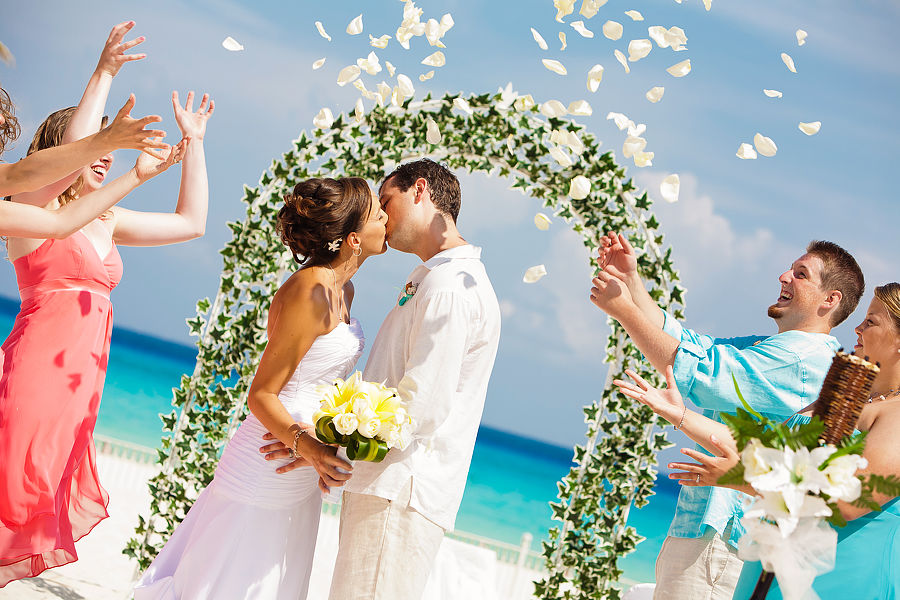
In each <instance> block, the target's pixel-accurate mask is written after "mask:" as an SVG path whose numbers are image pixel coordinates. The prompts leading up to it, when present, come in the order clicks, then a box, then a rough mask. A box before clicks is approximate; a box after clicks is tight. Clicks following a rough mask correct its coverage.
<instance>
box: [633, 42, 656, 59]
mask: <svg viewBox="0 0 900 600" xmlns="http://www.w3.org/2000/svg"><path fill="white" fill-rule="evenodd" d="M652 49H653V44H652V43H651V42H650V40H645V39H640V40H631V41H630V42H628V60H630V61H631V62H636V61H639V60H641V59H642V58H644V57H645V56H647V55H648V54H650V50H652Z"/></svg>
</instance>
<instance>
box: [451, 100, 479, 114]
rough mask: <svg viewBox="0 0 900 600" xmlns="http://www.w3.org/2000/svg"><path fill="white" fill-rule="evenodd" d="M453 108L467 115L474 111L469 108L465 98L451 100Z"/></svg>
mask: <svg viewBox="0 0 900 600" xmlns="http://www.w3.org/2000/svg"><path fill="white" fill-rule="evenodd" d="M453 108H457V109H459V110H461V111H463V112H464V113H466V114H467V115H471V114H472V113H473V112H474V111H473V110H472V107H471V106H469V103H468V101H467V100H466V99H465V98H454V99H453Z"/></svg>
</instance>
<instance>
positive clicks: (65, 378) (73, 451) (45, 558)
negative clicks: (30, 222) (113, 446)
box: [0, 232, 122, 587]
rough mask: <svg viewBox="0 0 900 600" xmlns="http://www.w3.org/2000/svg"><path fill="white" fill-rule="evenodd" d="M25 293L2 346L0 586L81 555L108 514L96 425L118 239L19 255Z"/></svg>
mask: <svg viewBox="0 0 900 600" xmlns="http://www.w3.org/2000/svg"><path fill="white" fill-rule="evenodd" d="M13 265H14V267H15V269H16V277H17V279H18V284H19V293H20V295H21V297H22V307H21V309H20V311H19V314H18V316H16V321H15V323H14V324H13V329H12V332H11V333H10V334H9V337H8V338H6V342H4V344H3V346H2V351H3V355H4V356H3V367H2V376H0V587H3V586H4V585H6V584H7V583H9V582H10V581H12V580H15V579H21V578H23V577H33V576H35V575H37V574H38V573H40V572H41V571H43V570H45V569H49V568H51V567H58V566H60V565H64V564H66V563H70V562H72V561H75V560H77V559H78V555H77V554H76V553H75V540H77V539H79V538H81V537H82V536H84V535H85V534H87V533H88V532H89V531H90V530H91V529H93V528H94V526H95V525H96V524H97V523H99V522H100V521H101V520H102V519H105V518H106V517H107V516H109V515H108V514H107V512H106V506H107V504H108V502H109V497H108V495H107V494H106V492H105V491H104V490H103V488H102V487H100V482H99V481H98V479H97V466H96V463H95V460H94V440H93V430H94V423H95V422H96V420H97V411H98V409H99V408H100V395H101V393H102V391H103V382H104V379H105V377H106V364H107V357H108V353H109V339H110V334H111V333H112V306H111V304H110V301H109V293H110V291H111V290H112V289H113V288H114V287H115V286H116V284H118V283H119V280H120V279H121V277H122V260H121V258H120V257H119V252H118V250H116V247H115V245H113V247H112V248H111V249H110V251H109V253H108V254H107V255H106V256H105V257H101V256H100V255H99V254H98V252H97V250H96V249H95V247H94V245H93V244H92V243H91V241H90V240H89V239H88V238H87V236H85V235H84V234H83V233H82V232H78V233H75V234H73V235H71V236H69V237H68V238H66V239H63V240H52V239H51V240H46V241H45V242H44V243H43V244H41V246H40V247H38V248H37V249H36V250H34V251H33V252H31V253H30V254H27V255H25V256H23V257H21V258H18V259H17V260H15V261H14V262H13Z"/></svg>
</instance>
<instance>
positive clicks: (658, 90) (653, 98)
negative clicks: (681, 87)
mask: <svg viewBox="0 0 900 600" xmlns="http://www.w3.org/2000/svg"><path fill="white" fill-rule="evenodd" d="M665 92H666V88H664V87H662V86H661V85H658V86H656V87H652V88H650V89H649V90H648V91H647V93H646V94H644V96H646V97H647V100H649V101H650V102H653V103H654V104H656V103H657V102H659V101H660V100H662V97H663V94H664V93H665Z"/></svg>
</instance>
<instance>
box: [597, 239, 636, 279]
mask: <svg viewBox="0 0 900 600" xmlns="http://www.w3.org/2000/svg"><path fill="white" fill-rule="evenodd" d="M597 264H598V266H599V267H600V268H601V269H603V270H604V271H606V272H607V273H609V274H610V275H612V276H613V277H617V278H619V279H621V280H622V281H628V279H629V278H630V277H634V276H636V275H637V255H636V254H635V252H634V248H632V247H631V244H630V243H629V242H628V238H626V237H625V236H624V235H622V234H621V233H619V234H616V233H613V232H609V233H607V234H606V235H604V236H602V237H601V238H600V249H599V250H598V257H597Z"/></svg>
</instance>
